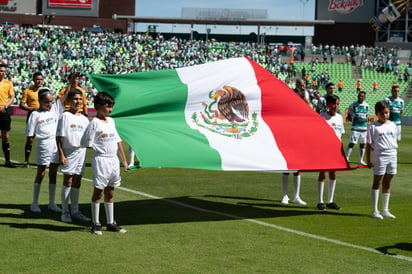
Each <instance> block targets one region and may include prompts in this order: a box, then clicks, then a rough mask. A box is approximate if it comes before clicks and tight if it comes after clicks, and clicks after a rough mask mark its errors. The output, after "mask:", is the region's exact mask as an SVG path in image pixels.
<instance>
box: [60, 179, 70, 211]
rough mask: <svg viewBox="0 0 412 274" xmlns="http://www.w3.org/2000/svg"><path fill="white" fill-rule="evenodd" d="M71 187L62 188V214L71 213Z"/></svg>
mask: <svg viewBox="0 0 412 274" xmlns="http://www.w3.org/2000/svg"><path fill="white" fill-rule="evenodd" d="M70 190H71V187H68V186H65V185H63V186H62V191H61V199H62V212H63V213H67V212H69V195H70Z"/></svg>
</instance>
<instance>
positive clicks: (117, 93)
mask: <svg viewBox="0 0 412 274" xmlns="http://www.w3.org/2000/svg"><path fill="white" fill-rule="evenodd" d="M90 79H91V81H92V83H93V85H95V87H96V88H97V90H99V91H106V92H108V93H110V94H111V95H112V96H113V97H114V98H115V100H116V103H115V106H114V108H113V113H112V115H111V116H112V117H113V118H114V119H115V122H116V127H117V130H118V132H119V134H120V136H121V137H122V139H124V140H125V141H126V142H127V143H129V144H130V145H131V146H132V147H133V149H134V150H135V152H136V155H137V156H138V157H139V160H140V162H141V165H142V167H154V166H168V167H176V168H199V166H200V167H201V168H204V169H214V170H220V169H221V159H220V156H219V154H218V153H217V151H216V150H214V149H212V148H211V147H210V146H209V143H208V140H207V139H206V137H205V136H204V135H203V134H201V133H200V132H199V131H197V130H193V129H191V128H190V127H189V126H188V125H187V123H186V120H185V114H184V110H185V106H186V100H187V94H188V90H187V86H186V85H184V84H183V83H182V82H181V81H180V79H179V77H178V75H177V73H176V71H174V70H167V71H162V73H161V76H160V74H159V72H155V71H152V72H145V73H132V74H121V75H90ZM142 144H144V145H142ZM188 163H196V165H195V166H188ZM199 163H200V165H199Z"/></svg>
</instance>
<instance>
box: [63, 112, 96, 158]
mask: <svg viewBox="0 0 412 274" xmlns="http://www.w3.org/2000/svg"><path fill="white" fill-rule="evenodd" d="M88 124H89V120H88V119H87V118H86V117H85V116H84V115H82V114H73V113H71V112H70V111H65V112H63V113H62V115H61V116H60V118H59V123H58V126H57V132H56V136H61V137H63V138H62V147H63V149H64V150H65V149H70V150H71V149H76V148H79V147H80V140H81V139H82V136H83V133H84V131H85V130H86V128H87V125H88Z"/></svg>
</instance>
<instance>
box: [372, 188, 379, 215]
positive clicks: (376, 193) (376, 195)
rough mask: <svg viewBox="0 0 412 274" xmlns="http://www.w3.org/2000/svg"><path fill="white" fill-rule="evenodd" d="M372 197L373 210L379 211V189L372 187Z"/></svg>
mask: <svg viewBox="0 0 412 274" xmlns="http://www.w3.org/2000/svg"><path fill="white" fill-rule="evenodd" d="M371 197H372V212H379V210H378V201H379V189H372V190H371Z"/></svg>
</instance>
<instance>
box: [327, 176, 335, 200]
mask: <svg viewBox="0 0 412 274" xmlns="http://www.w3.org/2000/svg"><path fill="white" fill-rule="evenodd" d="M335 187H336V180H329V189H328V203H329V204H330V203H333V196H334V194H335Z"/></svg>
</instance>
